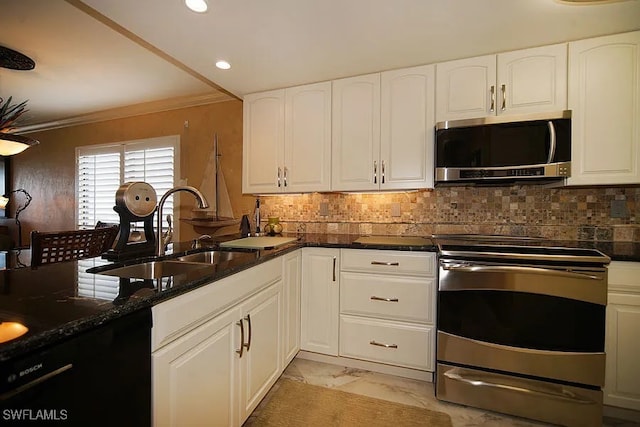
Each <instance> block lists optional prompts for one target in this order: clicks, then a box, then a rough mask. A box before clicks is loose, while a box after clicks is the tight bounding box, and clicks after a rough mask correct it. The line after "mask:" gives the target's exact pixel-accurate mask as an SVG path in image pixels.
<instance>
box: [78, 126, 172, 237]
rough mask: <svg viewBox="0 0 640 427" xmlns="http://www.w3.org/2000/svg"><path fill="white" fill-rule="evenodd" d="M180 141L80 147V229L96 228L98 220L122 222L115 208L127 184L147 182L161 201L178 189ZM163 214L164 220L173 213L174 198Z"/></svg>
mask: <svg viewBox="0 0 640 427" xmlns="http://www.w3.org/2000/svg"><path fill="white" fill-rule="evenodd" d="M178 141H179V137H177V136H170V137H160V138H150V139H145V140H137V141H128V142H123V143H119V144H109V145H99V146H88V147H79V148H77V149H76V162H77V180H76V182H77V186H78V187H77V196H76V197H77V206H78V211H77V224H78V228H80V229H83V228H93V227H95V225H96V223H97V222H98V221H103V222H114V223H119V222H120V217H119V216H118V214H117V213H116V212H115V211H114V210H113V207H114V206H115V195H116V191H117V190H118V187H119V186H120V185H121V184H124V183H125V182H132V181H144V182H147V183H148V184H150V185H151V186H152V187H153V188H154V189H155V191H156V195H157V197H158V200H160V198H161V197H162V195H163V194H165V193H166V192H167V190H169V189H170V188H172V187H174V186H175V183H174V182H175V176H176V175H177V167H176V165H177V164H179V163H178V161H177V153H178ZM163 213H164V215H165V217H166V214H169V213H173V196H171V197H170V198H169V199H167V201H166V203H165V205H164V211H163ZM154 224H155V221H154ZM165 227H167V222H166V219H164V218H163V228H165Z"/></svg>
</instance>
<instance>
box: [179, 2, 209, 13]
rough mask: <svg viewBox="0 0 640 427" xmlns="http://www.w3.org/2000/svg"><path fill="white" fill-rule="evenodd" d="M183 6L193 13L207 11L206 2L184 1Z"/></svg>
mask: <svg viewBox="0 0 640 427" xmlns="http://www.w3.org/2000/svg"><path fill="white" fill-rule="evenodd" d="M184 4H186V5H187V7H188V8H189V9H191V10H193V11H194V12H198V13H203V12H206V11H207V2H206V1H205V0H184Z"/></svg>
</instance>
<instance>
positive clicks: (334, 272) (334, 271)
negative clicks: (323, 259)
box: [333, 257, 336, 282]
mask: <svg viewBox="0 0 640 427" xmlns="http://www.w3.org/2000/svg"><path fill="white" fill-rule="evenodd" d="M333 281H334V282H335V281H336V257H333Z"/></svg>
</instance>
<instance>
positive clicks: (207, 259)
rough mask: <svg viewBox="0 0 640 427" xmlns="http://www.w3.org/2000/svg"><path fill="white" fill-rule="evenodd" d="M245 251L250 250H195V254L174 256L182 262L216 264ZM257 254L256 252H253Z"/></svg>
mask: <svg viewBox="0 0 640 427" xmlns="http://www.w3.org/2000/svg"><path fill="white" fill-rule="evenodd" d="M246 253H252V252H230V251H206V252H197V253H195V254H189V255H183V256H181V257H178V258H176V259H177V260H178V261H183V262H198V263H205V264H218V263H221V262H225V261H230V260H232V259H234V258H236V257H238V256H246V255H245V254H246ZM255 254H256V255H257V252H255Z"/></svg>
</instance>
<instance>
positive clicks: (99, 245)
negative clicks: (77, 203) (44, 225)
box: [31, 225, 119, 268]
mask: <svg viewBox="0 0 640 427" xmlns="http://www.w3.org/2000/svg"><path fill="white" fill-rule="evenodd" d="M118 230H119V227H118V225H113V226H108V227H97V228H94V229H92V230H72V231H54V232H39V231H32V232H31V267H34V268H35V267H38V266H40V265H44V264H53V263H55V262H63V261H73V260H77V259H83V258H91V257H95V256H99V255H101V254H102V253H104V252H106V251H107V250H108V249H109V248H111V245H113V242H114V240H115V238H116V235H117V234H118Z"/></svg>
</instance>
